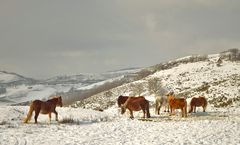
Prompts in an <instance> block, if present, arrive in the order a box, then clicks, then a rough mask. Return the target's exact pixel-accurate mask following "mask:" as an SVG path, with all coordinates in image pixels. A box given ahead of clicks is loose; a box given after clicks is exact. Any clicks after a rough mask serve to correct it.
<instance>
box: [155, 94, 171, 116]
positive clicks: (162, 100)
mask: <svg viewBox="0 0 240 145" xmlns="http://www.w3.org/2000/svg"><path fill="white" fill-rule="evenodd" d="M155 104H156V106H155V113H156V114H158V115H159V114H160V109H161V107H162V106H164V107H165V108H164V112H166V110H167V112H169V103H168V99H167V96H156V100H155Z"/></svg>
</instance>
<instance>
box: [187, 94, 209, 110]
mask: <svg viewBox="0 0 240 145" xmlns="http://www.w3.org/2000/svg"><path fill="white" fill-rule="evenodd" d="M201 106H202V107H203V112H205V111H206V107H207V100H206V98H205V97H202V96H200V97H198V98H196V97H193V98H192V100H191V101H190V109H189V112H188V113H191V112H193V113H196V107H201Z"/></svg>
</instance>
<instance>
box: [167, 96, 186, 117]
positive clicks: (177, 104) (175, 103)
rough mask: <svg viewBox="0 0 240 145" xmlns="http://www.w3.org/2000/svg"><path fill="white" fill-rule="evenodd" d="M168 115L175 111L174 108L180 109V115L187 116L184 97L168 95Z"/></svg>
mask: <svg viewBox="0 0 240 145" xmlns="http://www.w3.org/2000/svg"><path fill="white" fill-rule="evenodd" d="M168 101H169V106H170V115H172V113H173V112H175V109H181V112H182V117H187V101H186V99H185V98H174V97H173V96H168Z"/></svg>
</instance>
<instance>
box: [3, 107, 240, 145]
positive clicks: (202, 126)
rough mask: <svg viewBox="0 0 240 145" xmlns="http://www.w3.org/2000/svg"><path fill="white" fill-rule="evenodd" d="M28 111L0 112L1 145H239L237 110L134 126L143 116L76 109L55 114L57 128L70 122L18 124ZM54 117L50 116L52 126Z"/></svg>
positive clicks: (44, 120) (112, 110)
mask: <svg viewBox="0 0 240 145" xmlns="http://www.w3.org/2000/svg"><path fill="white" fill-rule="evenodd" d="M27 111H28V107H22V106H11V107H10V106H2V107H0V112H1V116H0V144H1V145H17V144H19V145H25V144H28V145H33V144H34V145H35V144H36V145H49V144H51V145H66V144H71V145H72V144H81V145H96V144H104V145H106V144H112V145H123V144H124V145H125V144H127V145H132V144H135V145H140V144H142V145H159V144H219V145H220V144H221V145H223V144H226V145H230V144H240V138H239V136H240V113H239V112H240V109H239V108H229V109H215V108H211V107H209V108H208V110H207V112H206V113H203V112H201V111H202V108H199V109H198V112H197V113H196V114H189V116H188V118H180V116H179V115H180V113H178V114H177V115H176V116H169V115H168V114H167V113H161V115H159V116H158V115H154V113H153V112H154V110H151V115H152V117H151V119H149V120H148V121H142V120H139V119H140V116H141V115H142V112H134V116H135V119H134V120H131V119H129V114H128V113H126V114H124V115H120V114H119V110H118V108H117V107H116V106H114V107H112V108H110V109H108V110H105V111H104V112H98V111H93V110H86V109H85V110H84V109H80V108H57V111H58V112H59V120H60V122H61V121H62V120H63V119H65V120H66V119H72V120H73V122H71V123H58V122H56V121H52V122H51V124H49V122H48V116H47V115H41V114H40V116H39V118H38V121H39V123H38V124H34V123H33V122H34V120H33V118H32V120H31V121H30V123H29V124H23V123H22V119H23V118H24V117H25V116H26V114H27ZM54 119H55V116H54V115H53V116H52V120H54Z"/></svg>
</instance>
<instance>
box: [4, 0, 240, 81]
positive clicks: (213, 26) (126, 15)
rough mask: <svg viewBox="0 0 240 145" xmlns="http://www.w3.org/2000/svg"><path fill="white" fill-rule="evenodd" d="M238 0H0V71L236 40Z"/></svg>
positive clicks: (146, 61) (104, 61)
mask: <svg viewBox="0 0 240 145" xmlns="http://www.w3.org/2000/svg"><path fill="white" fill-rule="evenodd" d="M239 26H240V1H239V0H225V1H223V0H211V1H210V0H175V1H173V0H172V1H165V0H116V1H115V0H38V1H35V0H28V1H27V0H21V1H19V0H15V1H12V0H0V70H6V71H12V72H17V73H20V74H22V75H25V76H29V77H34V78H48V77H51V76H55V75H63V74H78V73H87V72H91V73H99V72H106V71H109V70H116V69H121V68H127V67H138V66H150V65H153V64H157V63H160V62H163V61H167V60H170V59H174V58H177V57H182V56H186V55H190V54H198V53H200V54H207V53H216V52H220V51H223V50H226V49H228V48H235V47H239V46H240V28H239Z"/></svg>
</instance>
